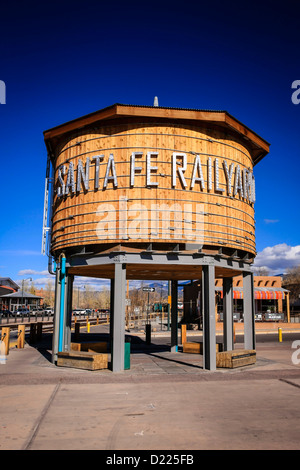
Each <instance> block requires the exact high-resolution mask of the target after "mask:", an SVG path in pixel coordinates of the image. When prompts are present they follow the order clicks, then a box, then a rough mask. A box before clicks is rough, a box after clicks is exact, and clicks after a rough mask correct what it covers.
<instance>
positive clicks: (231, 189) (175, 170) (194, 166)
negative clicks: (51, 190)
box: [56, 151, 255, 203]
mask: <svg viewBox="0 0 300 470" xmlns="http://www.w3.org/2000/svg"><path fill="white" fill-rule="evenodd" d="M190 153H192V154H194V152H190ZM143 157H144V158H143ZM158 157H159V153H158V152H152V151H151V152H150V151H149V152H146V155H144V153H143V152H133V153H131V155H130V156H129V163H130V174H129V186H130V187H131V188H133V187H134V186H135V185H136V184H138V185H139V186H140V185H141V179H140V178H141V176H142V175H143V172H144V174H145V175H146V180H145V182H144V184H145V186H146V187H149V188H151V187H159V183H160V180H161V178H162V177H164V181H165V180H166V178H165V177H166V174H165V173H159V167H158V166H157V165H156V166H154V165H153V160H154V159H156V160H158ZM137 158H138V159H139V165H137V164H136V159H137ZM165 163H166V162H165ZM169 164H170V173H169V174H170V180H169V181H170V187H172V188H176V184H177V177H178V179H179V181H180V183H181V187H182V188H183V189H184V190H194V191H197V192H201V191H208V192H211V191H213V192H214V193H216V194H221V195H225V196H226V195H227V196H228V197H239V198H243V199H244V200H245V201H248V202H249V203H254V202H255V181H254V176H253V172H252V171H251V170H250V169H249V168H243V167H242V168H241V166H240V164H235V163H232V162H231V163H230V164H228V162H227V161H226V160H222V161H221V160H220V158H218V157H216V158H215V159H214V160H213V159H212V157H207V159H206V161H205V159H204V158H203V160H201V158H200V155H196V154H194V157H193V161H190V162H188V155H187V153H183V152H173V153H172V154H171V155H170V160H169ZM67 165H68V166H67ZM103 165H104V166H106V168H105V172H103V170H102V166H103ZM205 166H206V173H204V169H203V167H205ZM91 171H93V172H94V174H93V177H94V187H93V188H91V189H90V173H91ZM204 174H206V177H207V180H206V181H205V179H204ZM213 174H214V177H213ZM65 176H66V178H65ZM118 177H119V178H120V179H122V178H123V172H122V173H121V174H120V175H119V176H118V174H117V166H116V162H115V156H114V154H113V153H110V154H109V156H108V160H107V162H105V155H96V156H94V157H91V158H89V157H87V158H86V161H85V163H84V162H83V161H82V160H81V159H79V160H78V164H77V168H75V165H74V163H73V162H72V161H70V162H68V161H66V162H65V163H64V164H62V165H60V166H59V168H58V171H57V189H56V194H57V196H58V197H62V196H68V195H69V194H75V193H77V194H78V193H80V191H82V190H83V192H88V191H90V190H92V191H97V190H99V189H102V190H105V189H107V188H108V187H109V184H112V186H113V188H118V187H119V186H120V185H119V184H118ZM101 178H102V180H103V186H102V188H100V184H99V182H100V180H101ZM127 178H128V176H127ZM137 178H139V182H138V183H136V179H137ZM127 181H128V179H127ZM127 184H128V183H127ZM121 187H122V185H121Z"/></svg>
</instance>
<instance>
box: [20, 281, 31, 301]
mask: <svg viewBox="0 0 300 470" xmlns="http://www.w3.org/2000/svg"><path fill="white" fill-rule="evenodd" d="M25 281H32V277H28V278H27V279H22V303H21V307H22V305H23V297H24V282H25Z"/></svg>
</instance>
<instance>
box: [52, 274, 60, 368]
mask: <svg viewBox="0 0 300 470" xmlns="http://www.w3.org/2000/svg"><path fill="white" fill-rule="evenodd" d="M59 315H60V268H59V267H58V266H57V267H56V270H55V300H54V316H53V336H52V362H53V364H55V363H56V362H57V353H58V336H59Z"/></svg>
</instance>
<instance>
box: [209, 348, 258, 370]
mask: <svg viewBox="0 0 300 470" xmlns="http://www.w3.org/2000/svg"><path fill="white" fill-rule="evenodd" d="M255 363H256V351H255V350H254V349H237V350H235V351H223V352H218V353H217V358H216V366H217V367H224V368H227V369H234V368H235V367H242V366H248V365H250V364H255Z"/></svg>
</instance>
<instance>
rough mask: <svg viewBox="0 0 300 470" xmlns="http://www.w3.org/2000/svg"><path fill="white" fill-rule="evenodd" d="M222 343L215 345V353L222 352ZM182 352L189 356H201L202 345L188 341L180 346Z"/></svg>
mask: <svg viewBox="0 0 300 470" xmlns="http://www.w3.org/2000/svg"><path fill="white" fill-rule="evenodd" d="M222 349H223V343H217V344H216V352H219V351H222ZM182 352H184V353H189V354H203V343H202V342H197V343H196V342H192V341H188V342H186V343H183V344H182Z"/></svg>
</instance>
